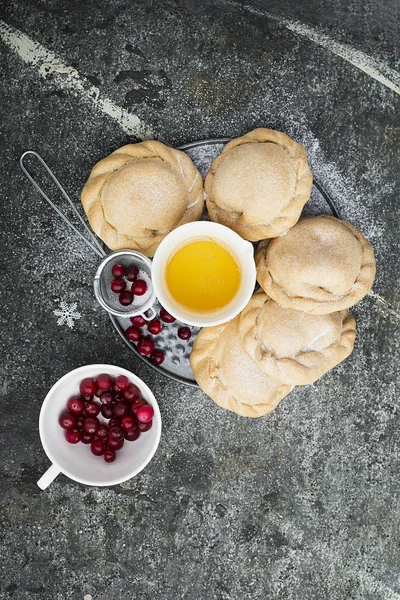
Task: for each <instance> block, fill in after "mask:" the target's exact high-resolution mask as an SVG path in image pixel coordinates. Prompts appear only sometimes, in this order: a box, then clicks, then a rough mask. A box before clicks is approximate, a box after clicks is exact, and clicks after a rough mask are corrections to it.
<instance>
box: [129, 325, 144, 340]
mask: <svg viewBox="0 0 400 600" xmlns="http://www.w3.org/2000/svg"><path fill="white" fill-rule="evenodd" d="M125 335H126V337H127V338H128V340H129V341H130V342H139V341H140V340H141V339H142V332H141V331H140V329H139V328H138V327H128V329H127V330H126V331H125Z"/></svg>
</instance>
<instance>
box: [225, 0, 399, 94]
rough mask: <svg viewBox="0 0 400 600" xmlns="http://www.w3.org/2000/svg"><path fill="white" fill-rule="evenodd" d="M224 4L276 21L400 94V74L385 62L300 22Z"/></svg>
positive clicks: (236, 5)
mask: <svg viewBox="0 0 400 600" xmlns="http://www.w3.org/2000/svg"><path fill="white" fill-rule="evenodd" d="M224 2H225V3H226V4H230V5H231V6H235V7H236V8H242V9H245V10H247V11H248V12H250V13H252V14H256V15H258V16H261V17H267V18H268V19H272V20H274V21H276V22H277V23H279V24H280V25H283V26H284V27H286V29H289V30H290V31H293V33H297V34H298V35H301V36H302V37H305V38H307V39H308V40H311V41H312V42H314V43H315V44H318V46H322V47H323V48H326V49H327V50H329V51H330V52H332V53H333V54H335V55H336V56H340V57H341V58H343V59H344V60H346V61H347V62H349V63H350V64H352V65H353V66H355V67H357V68H358V69H360V70H361V71H363V72H364V73H366V74H367V75H369V76H370V77H372V78H373V79H376V81H379V83H382V85H385V86H386V87H388V88H389V89H390V90H392V91H393V92H395V93H396V94H400V73H399V72H398V71H395V70H394V69H392V68H391V67H389V66H388V65H387V64H386V63H384V62H383V61H380V60H377V59H376V58H373V57H372V56H369V55H368V54H365V52H361V51H360V50H356V49H355V48H352V47H351V46H349V45H348V44H341V43H339V42H336V41H335V40H333V39H332V38H330V37H329V36H328V35H326V34H324V33H322V32H321V31H318V30H317V29H313V28H312V27H308V26H307V25H304V24H303V23H299V22H298V21H290V20H289V19H285V18H284V17H280V16H277V15H274V14H272V13H270V12H267V11H263V10H259V9H256V8H253V7H252V6H248V5H246V4H245V5H243V4H239V3H238V2H235V1H233V0H224Z"/></svg>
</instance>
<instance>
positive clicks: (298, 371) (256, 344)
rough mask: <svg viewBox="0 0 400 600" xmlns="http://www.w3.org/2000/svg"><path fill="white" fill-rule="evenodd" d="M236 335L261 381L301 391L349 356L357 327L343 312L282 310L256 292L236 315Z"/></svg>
mask: <svg viewBox="0 0 400 600" xmlns="http://www.w3.org/2000/svg"><path fill="white" fill-rule="evenodd" d="M239 332H240V335H241V338H242V342H243V346H244V348H245V350H246V352H247V353H248V354H249V355H250V356H251V357H252V358H253V360H254V361H255V362H256V363H257V365H258V366H259V368H260V369H261V370H262V371H263V372H264V373H266V375H268V376H269V377H271V378H273V379H274V380H275V381H281V382H282V383H290V384H292V385H306V384H309V383H313V382H314V381H316V380H317V379H319V378H320V377H321V376H322V375H323V374H324V373H326V372H327V371H329V370H330V369H332V368H333V367H335V366H336V365H337V364H339V363H340V362H341V361H343V360H344V359H345V358H347V357H348V356H349V355H350V354H351V352H352V351H353V347H354V340H355V336H356V322H355V319H354V317H353V316H352V315H351V314H350V313H349V312H348V311H347V310H342V311H339V312H336V313H331V314H329V315H323V316H315V315H310V314H307V313H303V312H300V311H295V310H292V309H290V308H283V307H281V306H279V305H278V304H277V303H276V302H274V301H273V300H272V299H271V298H269V297H268V296H267V294H265V293H264V292H263V291H262V290H259V291H258V292H257V293H256V294H254V295H253V297H252V298H251V300H250V302H249V303H248V305H247V306H246V307H245V308H244V310H243V311H242V313H241V317H240V324H239Z"/></svg>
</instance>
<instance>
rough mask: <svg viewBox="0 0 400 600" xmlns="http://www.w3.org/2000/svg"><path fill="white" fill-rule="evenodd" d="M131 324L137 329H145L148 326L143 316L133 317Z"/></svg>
mask: <svg viewBox="0 0 400 600" xmlns="http://www.w3.org/2000/svg"><path fill="white" fill-rule="evenodd" d="M131 323H132V325H135V326H136V327H143V325H146V323H147V321H146V319H145V318H144V317H143V316H142V315H135V316H134V317H131Z"/></svg>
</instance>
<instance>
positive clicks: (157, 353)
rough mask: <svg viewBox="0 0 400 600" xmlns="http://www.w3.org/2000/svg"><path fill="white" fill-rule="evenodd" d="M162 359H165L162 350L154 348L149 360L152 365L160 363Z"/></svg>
mask: <svg viewBox="0 0 400 600" xmlns="http://www.w3.org/2000/svg"><path fill="white" fill-rule="evenodd" d="M164 359H165V354H164V351H163V350H160V349H159V348H156V349H155V350H153V352H152V353H151V354H150V361H151V362H152V363H153V365H161V364H162V363H163V362H164Z"/></svg>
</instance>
